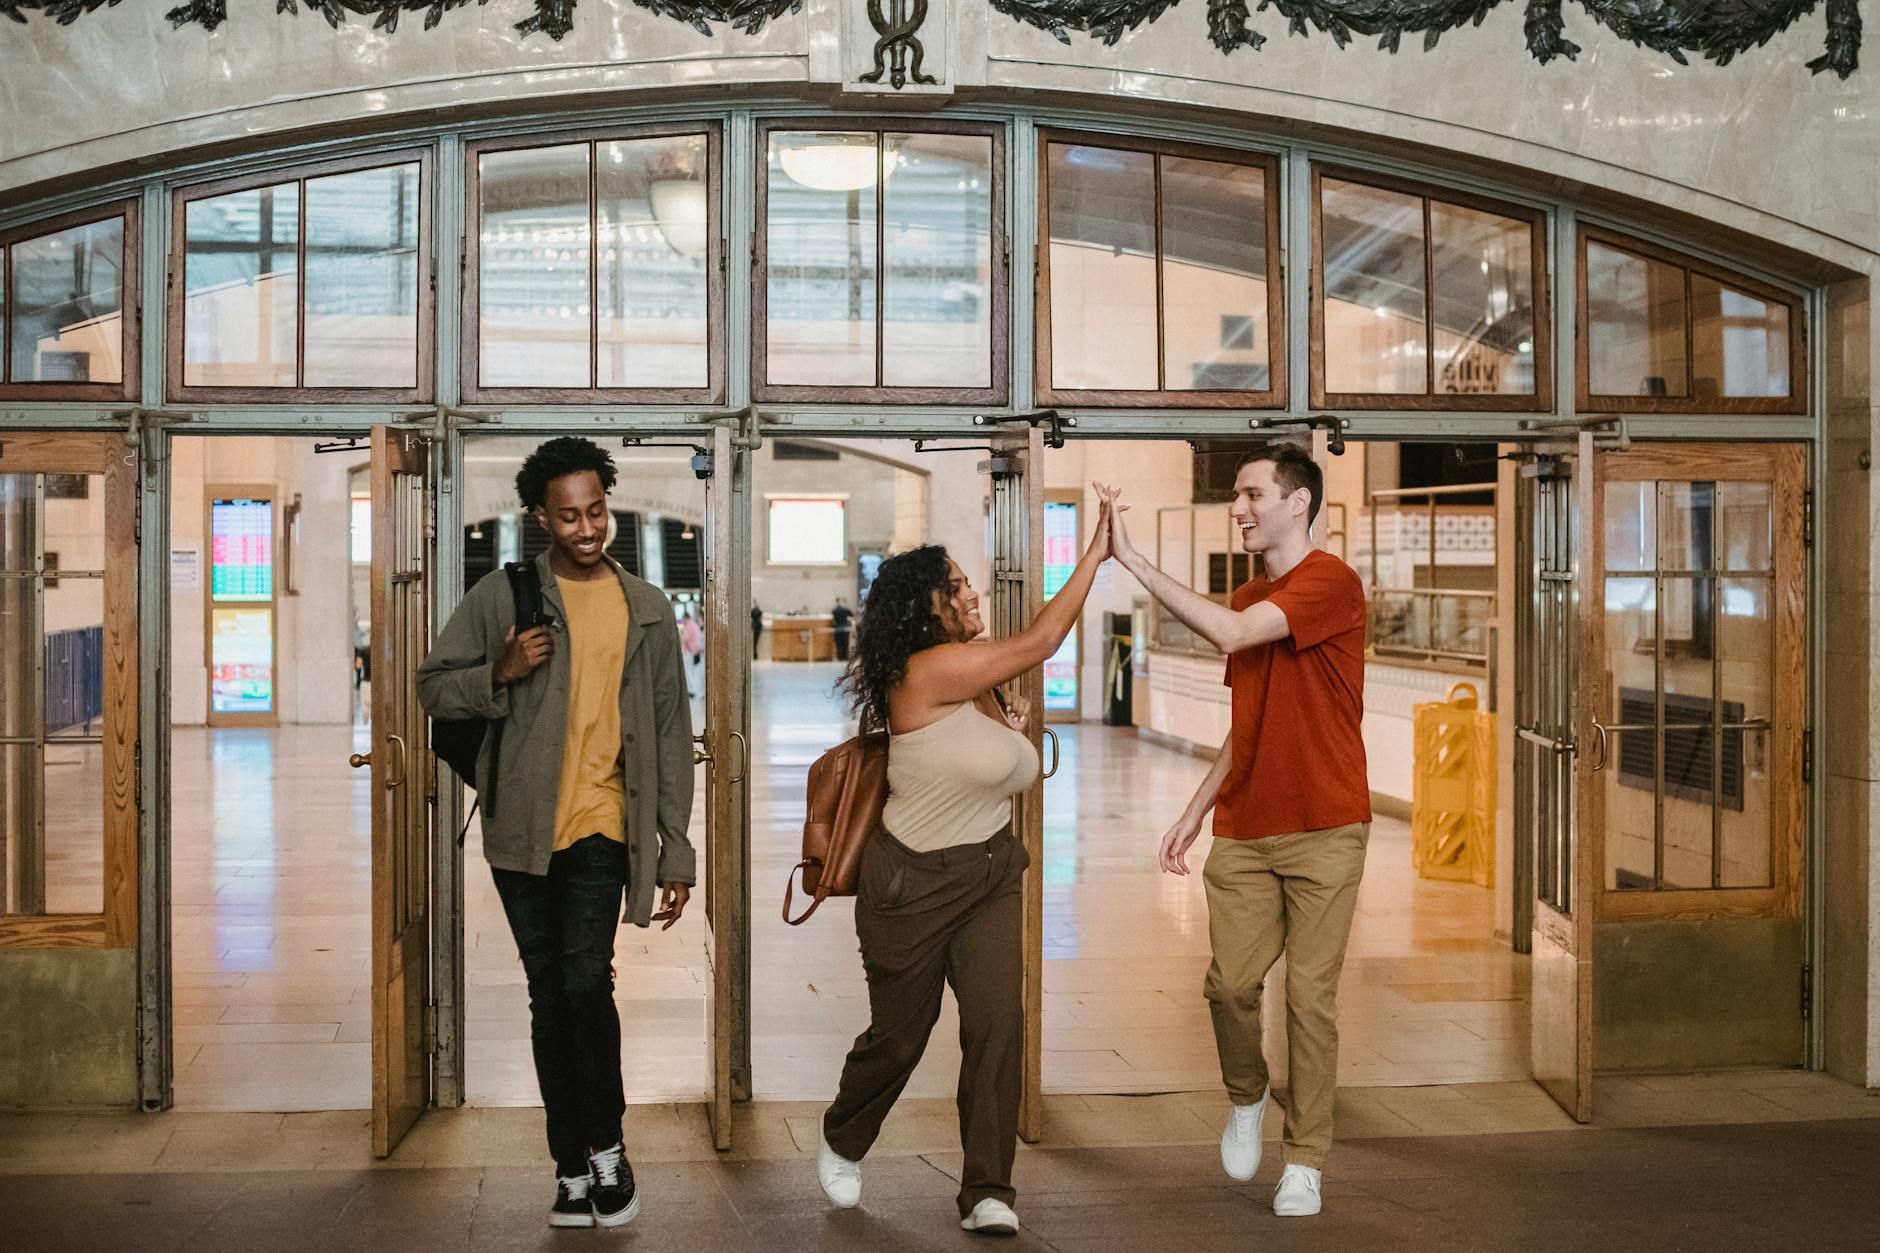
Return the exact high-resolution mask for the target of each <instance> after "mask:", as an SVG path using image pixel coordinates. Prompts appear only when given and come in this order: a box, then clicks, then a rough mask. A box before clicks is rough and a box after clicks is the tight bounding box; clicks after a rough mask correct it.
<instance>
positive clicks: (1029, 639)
mask: <svg viewBox="0 0 1880 1253" xmlns="http://www.w3.org/2000/svg"><path fill="white" fill-rule="evenodd" d="M1109 555H1110V514H1109V509H1108V507H1107V505H1106V506H1105V507H1104V508H1103V509H1102V510H1101V512H1100V513H1099V515H1098V518H1097V525H1096V530H1095V532H1094V533H1093V535H1092V536H1091V540H1090V547H1088V548H1087V549H1085V550H1084V555H1083V558H1082V560H1080V561H1079V562H1078V563H1077V568H1076V570H1075V571H1074V572H1073V573H1072V574H1071V577H1070V581H1069V582H1068V583H1066V584H1065V585H1064V587H1063V589H1062V590H1061V591H1059V592H1058V594H1057V595H1056V596H1054V597H1052V598H1051V601H1050V603H1049V604H1047V605H1046V606H1045V607H1044V609H1043V611H1042V612H1041V613H1039V615H1038V618H1037V620H1036V621H1035V622H1033V623H1032V624H1031V626H1029V627H1027V628H1026V629H1025V630H1024V631H1022V632H1020V633H1019V634H1017V635H1014V636H1010V637H1008V638H1006V639H999V640H985V641H982V640H980V639H979V636H980V635H981V634H982V633H983V632H984V631H985V622H984V620H983V619H982V618H981V617H980V614H979V594H978V593H977V592H975V591H974V590H973V588H972V586H971V584H969V583H968V582H967V579H966V575H965V574H964V573H963V572H962V571H961V570H960V568H959V566H958V565H957V564H956V563H955V562H954V561H953V560H952V559H951V558H950V557H948V556H947V552H946V549H944V548H940V547H937V546H935V545H931V544H930V545H927V546H925V547H922V548H916V549H913V550H911V551H909V552H904V553H900V554H897V555H896V556H893V557H890V558H889V559H888V560H886V561H884V562H882V563H881V570H880V572H879V573H878V574H877V575H876V577H875V582H874V586H873V587H871V588H870V589H869V593H868V603H867V605H866V607H865V608H866V612H865V613H864V614H863V616H862V618H861V623H860V626H859V627H858V628H857V631H856V639H855V651H854V656H853V657H851V658H850V661H849V668H848V672H847V674H846V675H845V676H844V679H843V685H844V687H845V689H846V690H847V692H848V695H849V697H850V699H851V700H852V701H853V703H854V706H855V709H856V711H857V712H858V713H859V714H860V715H861V718H862V721H863V723H864V725H873V726H878V727H883V728H885V729H886V730H887V731H888V732H889V739H888V745H889V747H888V802H887V805H886V807H885V808H884V810H883V811H882V825H883V826H884V827H886V830H885V831H877V832H876V833H875V834H874V835H873V836H872V837H871V838H870V840H869V844H868V847H867V850H866V852H865V853H864V854H863V857H862V867H861V875H860V878H859V880H858V882H857V885H856V898H855V933H856V936H857V937H858V938H859V939H860V941H861V948H862V966H863V968H864V969H865V970H866V972H867V974H868V1007H869V1024H868V1030H866V1031H864V1032H863V1033H862V1034H861V1035H859V1036H857V1037H856V1040H855V1046H854V1048H852V1049H851V1050H850V1051H849V1056H848V1060H847V1062H846V1063H844V1065H843V1067H842V1084H841V1088H840V1090H839V1091H838V1092H837V1094H836V1099H835V1104H833V1105H831V1106H830V1107H829V1110H828V1112H827V1113H826V1114H824V1115H823V1140H822V1145H821V1149H820V1153H819V1156H818V1161H817V1175H818V1178H819V1180H820V1182H821V1183H822V1189H823V1192H824V1193H825V1194H826V1195H827V1196H828V1197H829V1199H830V1200H831V1201H833V1202H834V1203H835V1204H837V1205H840V1206H842V1207H844V1208H847V1207H849V1206H852V1205H854V1204H856V1203H857V1202H858V1201H860V1200H861V1195H862V1168H861V1159H862V1157H863V1156H864V1155H865V1154H867V1152H868V1150H869V1148H870V1146H871V1145H873V1144H874V1142H875V1137H876V1136H877V1135H879V1134H880V1132H881V1123H882V1120H883V1119H885V1118H886V1117H887V1116H888V1111H889V1110H890V1109H892V1108H893V1107H894V1102H895V1100H896V1099H897V1098H899V1096H900V1095H901V1091H902V1089H903V1088H905V1087H906V1086H907V1081H908V1079H909V1077H910V1076H912V1075H913V1073H914V1067H915V1066H916V1065H917V1064H918V1063H919V1062H920V1057H921V1053H922V1052H923V1051H924V1050H925V1049H926V1047H927V1038H928V1036H929V1035H930V1034H931V1033H932V1031H933V1026H934V1023H935V1021H937V1020H938V1018H939V1016H940V989H941V985H942V984H943V983H944V984H950V985H951V986H952V988H953V996H954V999H955V1000H957V1001H958V1002H959V1009H960V1051H961V1053H962V1057H961V1059H960V1085H959V1111H960V1146H961V1148H962V1149H964V1151H965V1155H966V1161H965V1168H964V1170H963V1171H962V1172H961V1175H960V1193H959V1207H960V1226H961V1227H963V1228H965V1229H966V1230H968V1231H977V1232H987V1233H992V1234H1003V1235H1011V1234H1014V1233H1016V1232H1017V1230H1018V1216H1017V1215H1016V1214H1014V1213H1013V1212H1012V1201H1013V1199H1014V1198H1015V1197H1016V1196H1017V1193H1015V1192H1014V1191H1013V1190H1012V1158H1013V1154H1014V1152H1015V1150H1016V1148H1017V1140H1018V1101H1019V1067H1020V1059H1021V1051H1022V1045H1023V1041H1024V1031H1025V1015H1024V1004H1023V1000H1022V996H1021V977H1022V970H1023V965H1022V961H1021V956H1020V952H1019V923H1020V910H1019V881H1020V877H1021V876H1022V875H1023V873H1024V871H1025V867H1026V866H1027V865H1029V864H1030V858H1029V856H1028V855H1027V854H1026V852H1025V846H1024V845H1023V844H1021V843H1019V841H1018V840H1017V839H1016V838H1015V837H1014V836H1013V834H1012V797H1013V796H1014V795H1016V794H1017V793H1019V792H1022V791H1023V790H1025V789H1026V788H1027V787H1029V786H1031V783H1032V781H1033V780H1034V779H1036V778H1037V777H1038V754H1037V750H1035V749H1034V748H1033V747H1032V744H1031V740H1030V738H1029V737H1027V736H1026V734H1025V727H1026V720H1027V719H1028V717H1029V715H1030V710H1029V709H1025V708H1016V709H1014V708H1008V707H1007V705H1006V704H1005V702H1004V701H1003V700H1002V699H1001V697H1000V695H999V691H998V689H999V685H1000V684H1003V683H1006V682H1009V681H1010V680H1012V679H1015V678H1017V677H1018V676H1019V675H1021V674H1024V673H1025V672H1026V671H1027V670H1031V669H1033V668H1034V667H1037V666H1040V665H1042V664H1044V662H1045V660H1046V659H1047V658H1049V657H1050V656H1051V655H1052V654H1054V653H1055V652H1057V649H1058V645H1059V644H1061V643H1063V642H1064V637H1065V636H1067V635H1069V634H1070V631H1071V628H1072V627H1073V626H1074V625H1076V622H1077V617H1078V614H1079V613H1081V612H1082V610H1083V606H1084V599H1085V598H1086V597H1087V596H1089V594H1090V584H1091V581H1092V580H1093V579H1094V578H1095V577H1096V573H1097V567H1098V566H1099V565H1101V564H1102V563H1103V561H1104V559H1105V558H1106V557H1108V556H1109Z"/></svg>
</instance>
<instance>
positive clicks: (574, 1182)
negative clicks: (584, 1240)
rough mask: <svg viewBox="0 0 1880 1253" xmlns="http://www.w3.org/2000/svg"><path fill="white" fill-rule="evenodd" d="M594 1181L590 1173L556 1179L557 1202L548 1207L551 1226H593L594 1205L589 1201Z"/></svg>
mask: <svg viewBox="0 0 1880 1253" xmlns="http://www.w3.org/2000/svg"><path fill="white" fill-rule="evenodd" d="M592 1183H593V1178H592V1177H591V1176H589V1175H574V1176H572V1177H559V1178H557V1179H556V1180H555V1203H554V1204H553V1205H551V1206H549V1209H548V1225H549V1226H551V1227H592V1226H593V1225H594V1206H593V1205H592V1204H591V1203H590V1202H589V1201H588V1191H589V1188H590V1187H591V1185H592Z"/></svg>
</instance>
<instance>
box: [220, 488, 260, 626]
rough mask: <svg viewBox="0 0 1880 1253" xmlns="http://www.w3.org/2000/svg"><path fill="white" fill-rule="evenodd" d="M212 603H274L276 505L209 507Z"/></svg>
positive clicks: (233, 503)
mask: <svg viewBox="0 0 1880 1253" xmlns="http://www.w3.org/2000/svg"><path fill="white" fill-rule="evenodd" d="M209 599H210V600H212V601H221V602H229V601H262V602H266V601H271V600H273V599H274V502H273V501H271V500H216V501H211V502H210V503H209Z"/></svg>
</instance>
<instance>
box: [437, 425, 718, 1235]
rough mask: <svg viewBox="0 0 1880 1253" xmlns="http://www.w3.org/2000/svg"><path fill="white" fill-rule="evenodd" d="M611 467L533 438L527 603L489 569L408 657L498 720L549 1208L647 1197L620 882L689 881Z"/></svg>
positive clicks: (653, 613)
mask: <svg viewBox="0 0 1880 1253" xmlns="http://www.w3.org/2000/svg"><path fill="white" fill-rule="evenodd" d="M614 481H615V474H614V464H613V459H612V458H610V457H609V456H608V455H607V454H606V453H605V452H604V451H602V450H601V449H600V448H599V447H598V446H597V445H595V444H594V443H592V442H591V441H589V440H585V439H572V438H565V439H553V440H549V441H548V442H547V443H545V444H543V445H542V446H541V447H540V448H537V449H536V450H535V451H534V452H533V453H531V454H530V455H529V457H528V459H527V460H525V461H524V462H523V464H522V470H521V472H520V473H519V474H517V475H516V493H517V495H518V496H519V497H520V498H521V501H522V505H523V508H524V509H526V510H527V511H528V512H529V514H530V516H531V517H533V518H534V519H535V521H536V523H537V524H538V525H539V526H541V527H542V529H543V530H544V531H546V532H547V533H548V538H549V546H548V550H547V551H546V552H545V553H543V554H542V555H541V556H539V557H537V558H536V559H535V561H534V563H533V573H534V575H535V580H534V581H535V583H536V585H538V586H539V593H537V594H536V596H535V599H536V601H537V604H536V605H535V606H534V607H533V608H534V609H535V610H536V613H535V614H534V615H532V616H533V617H534V618H535V622H524V623H520V624H519V623H518V621H517V616H518V612H519V610H518V607H517V599H518V598H517V596H516V595H515V587H516V586H517V585H518V584H520V585H522V586H524V587H526V586H527V581H526V580H514V579H512V577H511V576H510V575H509V574H508V573H507V572H506V571H503V570H498V571H496V572H494V573H492V574H490V575H489V576H487V577H485V578H484V579H482V580H480V581H479V582H478V583H477V585H476V586H475V587H474V588H472V589H471V590H470V592H469V594H468V595H466V596H465V597H464V600H463V603H462V604H461V605H459V606H458V607H457V611H456V612H455V613H454V614H452V615H451V618H450V621H449V622H447V623H446V624H445V625H444V629H443V631H442V632H440V633H439V635H438V637H437V642H436V643H435V644H434V645H433V646H432V648H431V653H430V655H429V656H428V657H426V658H425V660H424V664H423V665H422V666H421V667H419V670H418V699H419V701H420V702H421V703H422V704H423V705H424V708H425V712H427V713H428V714H430V716H431V717H432V718H433V719H437V720H440V721H442V720H449V721H454V722H455V721H464V720H470V719H485V720H487V721H488V722H489V724H490V727H491V729H492V733H491V734H489V735H486V736H484V739H483V744H482V748H481V751H480V753H479V756H478V760H477V767H476V776H477V782H478V784H479V787H478V796H479V799H480V801H481V802H482V805H483V853H484V856H485V858H486V859H487V860H488V861H489V863H490V869H491V874H492V875H493V876H494V878H495V880H496V890H497V893H498V894H499V895H500V896H501V898H502V902H503V912H504V914H505V915H506V916H507V917H508V919H509V927H510V931H511V933H512V934H513V935H514V936H515V940H516V948H517V950H518V952H519V953H520V954H521V957H522V966H523V970H524V971H525V972H526V974H527V976H528V986H529V1014H530V1020H531V1021H530V1040H531V1043H532V1044H533V1046H534V1052H535V1072H536V1078H537V1080H538V1082H539V1083H540V1084H541V1090H542V1104H543V1106H544V1107H545V1110H546V1113H547V1122H548V1147H549V1152H550V1154H551V1155H552V1156H553V1157H554V1161H555V1173H556V1176H557V1184H556V1193H555V1201H554V1203H553V1205H552V1207H551V1209H550V1211H549V1223H550V1224H551V1225H553V1226H557V1227H589V1226H593V1225H595V1224H596V1223H598V1224H600V1225H601V1226H605V1227H613V1226H618V1225H620V1224H622V1223H625V1222H629V1221H631V1220H632V1218H633V1217H634V1216H635V1215H636V1214H637V1213H638V1212H639V1197H638V1195H637V1194H636V1191H635V1188H634V1181H633V1168H632V1166H631V1165H630V1164H629V1163H628V1161H627V1158H626V1153H625V1147H624V1145H623V1143H622V1140H621V1118H622V1115H623V1114H624V1112H625V1109H626V1100H625V1094H624V1091H623V1088H622V1084H621V1077H620V1017H619V1012H618V1010H617V1009H616V1007H615V1005H614V986H613V955H614V932H615V930H616V928H617V927H618V925H619V924H618V922H616V918H619V917H620V910H621V900H622V894H623V893H624V894H625V901H626V905H625V916H624V919H622V920H623V921H626V922H631V923H633V924H635V925H636V926H641V927H644V926H646V925H647V924H648V923H649V922H663V923H664V924H665V926H666V927H671V926H672V925H673V923H675V922H677V921H678V920H679V917H680V915H681V914H682V913H684V911H685V906H686V900H687V897H688V896H689V892H690V886H691V885H692V884H693V883H694V882H695V871H694V857H693V850H692V845H691V843H690V842H689V841H688V839H687V837H686V828H687V826H688V824H689V822H690V820H691V813H692V717H691V712H690V707H689V704H688V702H687V700H686V689H685V668H684V662H683V661H682V660H681V655H680V649H679V632H678V628H677V626H676V625H675V624H674V622H673V617H672V607H671V604H670V603H669V602H668V601H667V599H666V596H665V594H664V593H663V592H661V591H660V590H659V589H658V588H656V587H654V586H653V585H652V584H650V583H647V582H645V581H643V580H641V579H638V578H635V577H634V576H633V575H631V574H628V573H627V572H626V570H624V569H622V568H621V566H620V565H619V564H618V563H616V562H615V561H614V560H613V559H612V558H610V557H609V556H608V555H607V553H606V542H607V531H608V525H609V522H610V520H611V518H610V514H609V511H608V507H607V493H608V491H609V490H610V489H611V488H612V487H613V485H614ZM525 603H526V594H525ZM518 625H521V626H522V629H521V630H520V631H518V630H517V627H518ZM499 725H500V732H501V733H500V735H499V734H495V733H494V732H495V730H496V728H497V727H498V726H499ZM655 884H657V885H658V887H659V891H660V897H661V899H660V909H659V912H657V913H655V912H653V894H654V885H655Z"/></svg>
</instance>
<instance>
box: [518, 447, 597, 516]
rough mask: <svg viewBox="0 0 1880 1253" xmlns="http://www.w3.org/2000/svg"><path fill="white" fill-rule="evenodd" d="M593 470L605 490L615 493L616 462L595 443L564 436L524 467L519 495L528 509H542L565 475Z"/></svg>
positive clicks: (535, 453) (527, 460) (545, 448)
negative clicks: (552, 487)
mask: <svg viewBox="0 0 1880 1253" xmlns="http://www.w3.org/2000/svg"><path fill="white" fill-rule="evenodd" d="M584 470H592V471H593V472H594V473H595V474H597V475H599V476H600V480H601V490H602V491H604V492H611V491H613V490H614V480H615V477H616V476H615V474H614V459H613V458H612V457H610V456H608V455H607V452H606V450H605V449H603V448H602V447H601V446H600V445H599V444H597V443H595V442H594V441H593V440H591V439H582V438H581V437H580V436H578V435H564V436H562V437H560V438H559V439H551V440H549V441H548V442H547V443H546V444H543V445H542V446H541V447H540V448H537V449H536V450H535V451H534V452H532V453H530V454H529V455H528V457H527V458H526V459H525V460H524V461H523V463H522V469H520V470H518V471H516V495H517V496H519V497H521V498H522V507H523V508H524V509H539V508H541V506H542V505H543V503H545V502H546V501H547V499H548V485H549V484H550V483H552V482H553V481H554V480H556V479H558V478H561V477H562V476H563V475H565V474H580V473H581V472H582V471H584Z"/></svg>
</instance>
